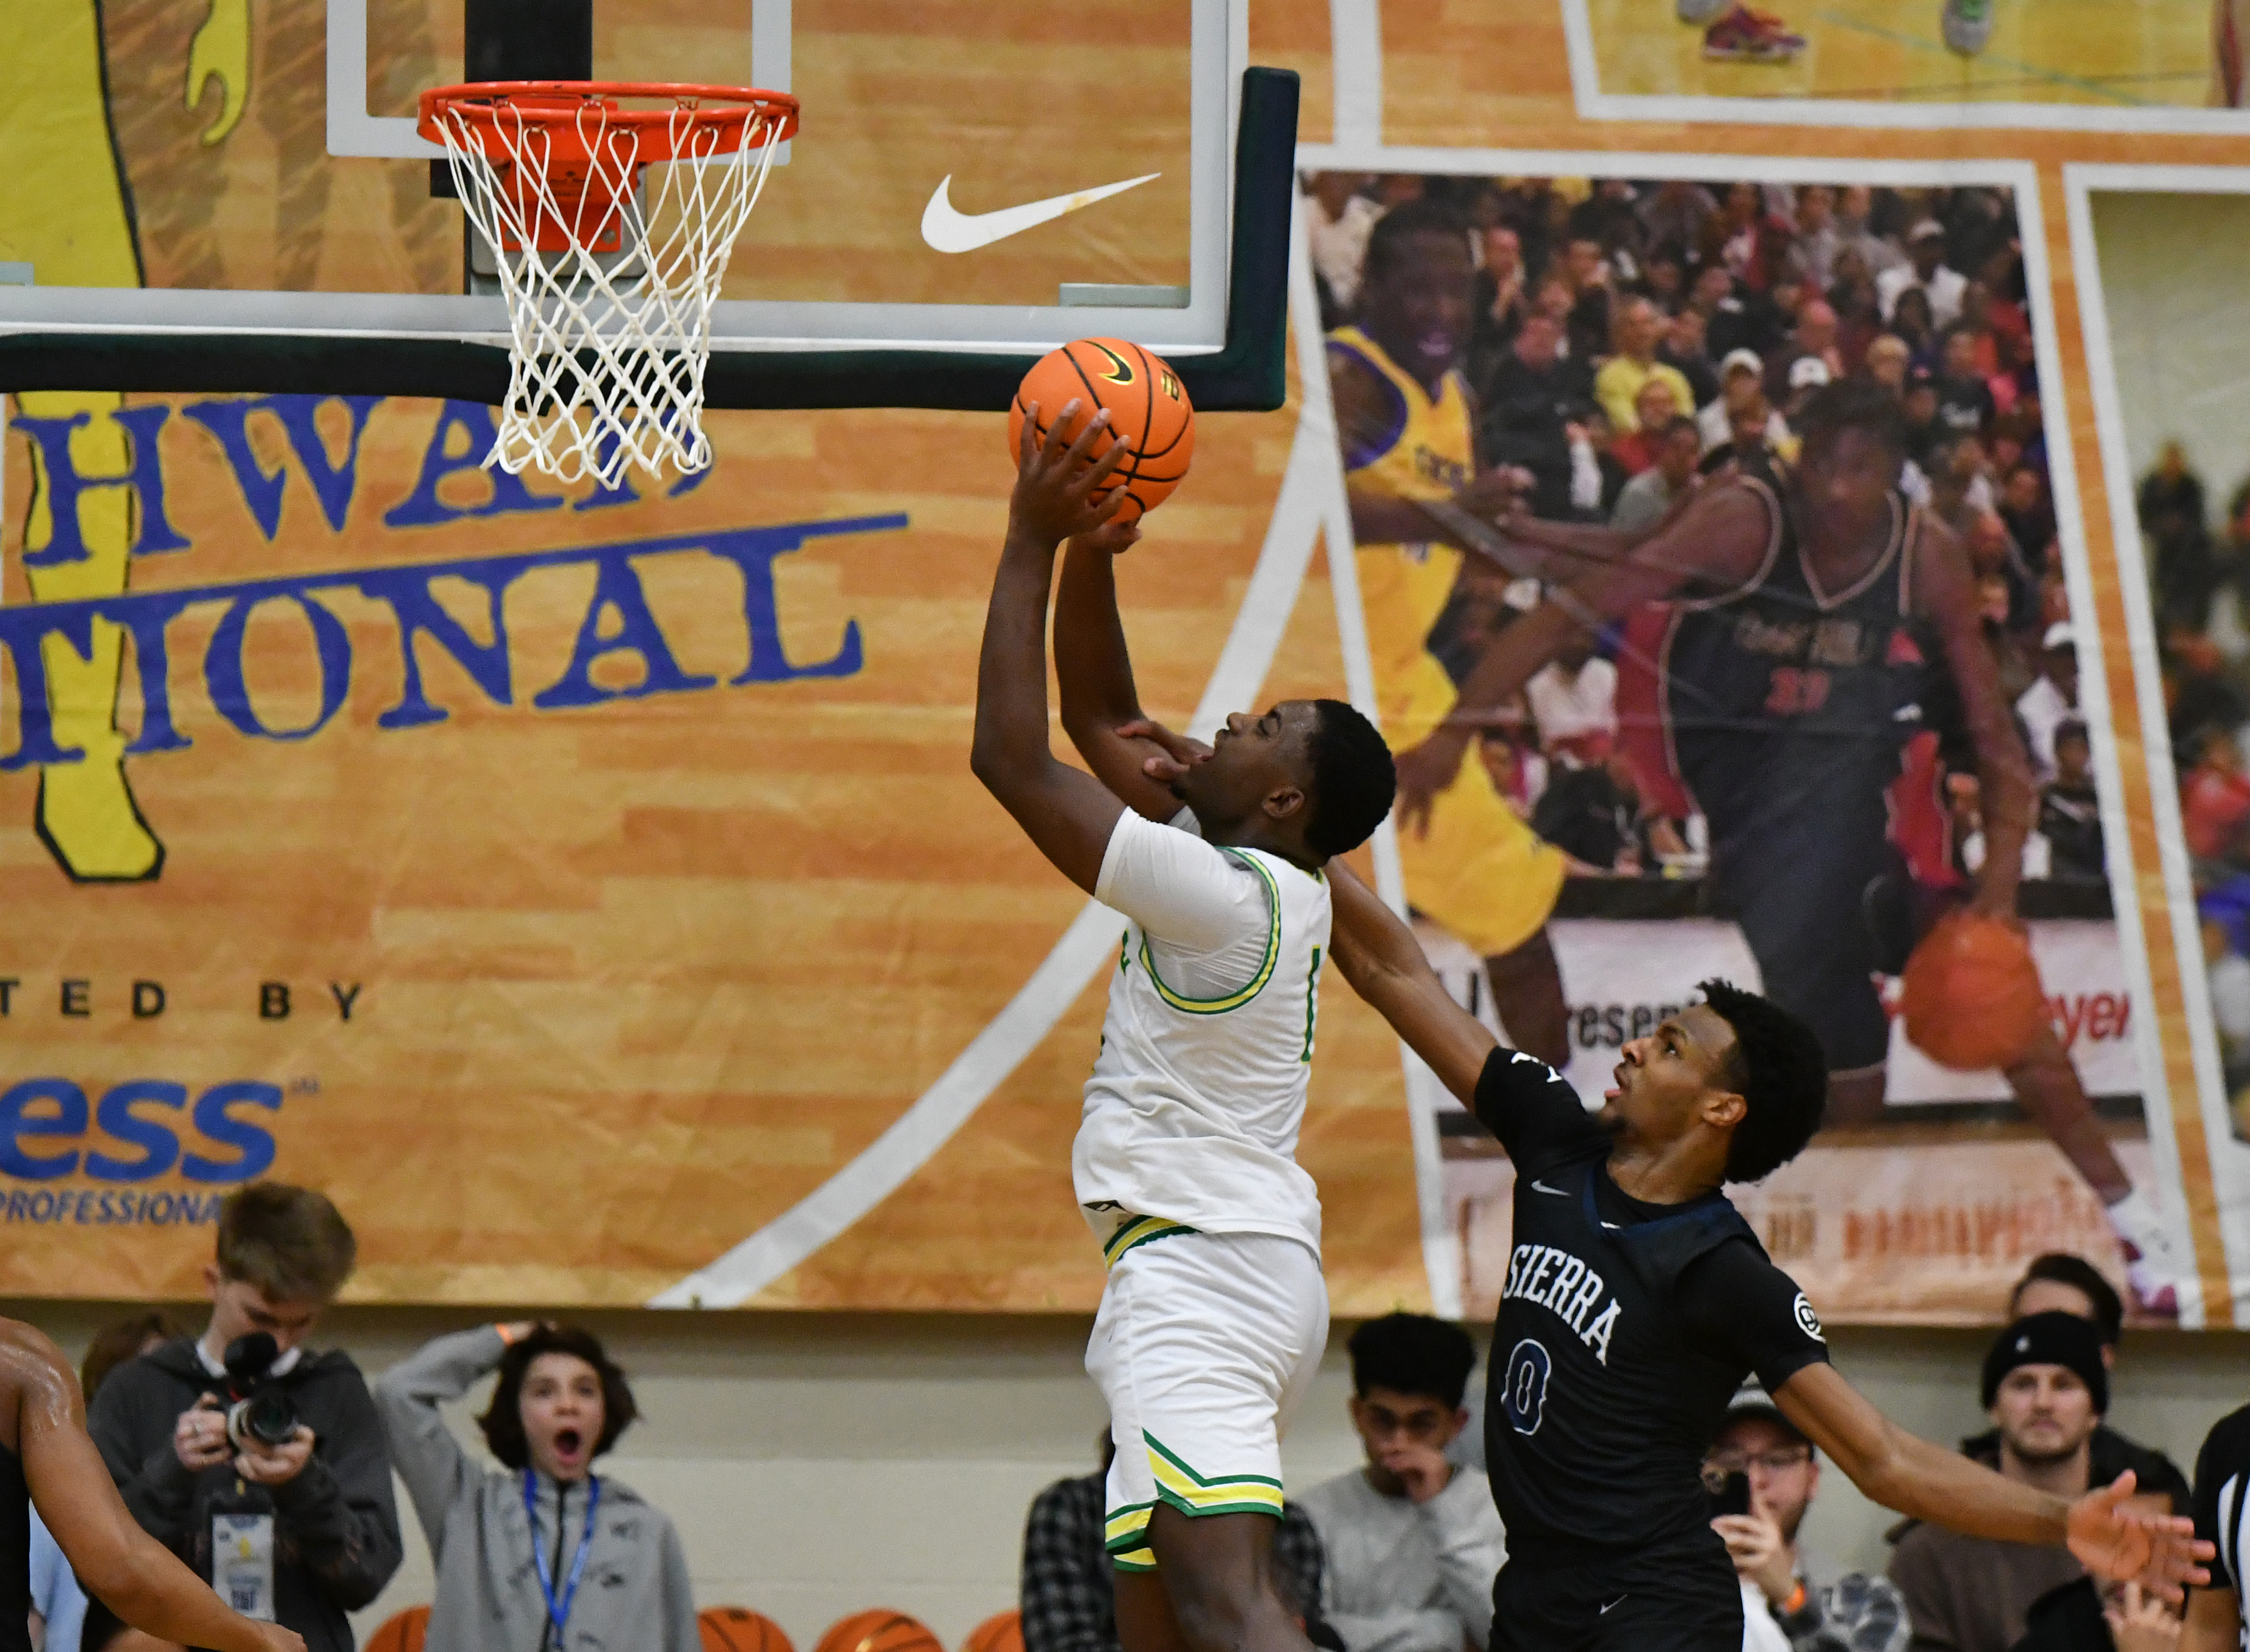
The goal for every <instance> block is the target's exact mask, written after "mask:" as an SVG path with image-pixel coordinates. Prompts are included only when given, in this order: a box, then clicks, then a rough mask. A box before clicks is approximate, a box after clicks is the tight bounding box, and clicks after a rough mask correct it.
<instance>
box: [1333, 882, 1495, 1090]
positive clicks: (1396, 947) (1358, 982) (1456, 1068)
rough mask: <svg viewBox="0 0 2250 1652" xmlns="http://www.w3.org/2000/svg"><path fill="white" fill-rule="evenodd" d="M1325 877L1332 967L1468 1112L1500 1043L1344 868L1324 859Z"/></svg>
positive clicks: (1392, 914) (1393, 916)
mask: <svg viewBox="0 0 2250 1652" xmlns="http://www.w3.org/2000/svg"><path fill="white" fill-rule="evenodd" d="M1328 876H1329V894H1330V896H1331V898H1332V899H1333V901H1334V905H1335V912H1336V919H1335V923H1334V925H1333V926H1331V928H1330V931H1329V945H1330V946H1331V947H1332V948H1333V949H1334V954H1335V957H1336V967H1337V968H1339V969H1341V970H1342V971H1343V978H1344V979H1345V980H1346V981H1349V982H1350V983H1351V988H1352V990H1353V991H1354V992H1356V993H1357V994H1358V995H1360V996H1361V997H1362V998H1363V999H1365V1000H1366V1001H1367V1002H1369V1003H1370V1004H1371V1005H1373V1006H1374V1008H1375V1009H1376V1011H1377V1013H1378V1014H1379V1015H1382V1017H1383V1019H1384V1020H1385V1021H1387V1022H1390V1023H1391V1028H1392V1029H1393V1030H1394V1031H1396V1032H1397V1033H1398V1036H1400V1037H1401V1038H1403V1039H1405V1041H1406V1044H1407V1048H1409V1049H1410V1050H1412V1051H1413V1052H1414V1053H1415V1054H1416V1055H1418V1056H1419V1057H1421V1058H1422V1059H1423V1061H1425V1063H1428V1065H1429V1068H1430V1070H1431V1071H1432V1072H1434V1073H1436V1074H1437V1075H1438V1081H1439V1083H1440V1084H1444V1085H1445V1087H1446V1089H1447V1090H1450V1091H1453V1094H1454V1095H1455V1096H1456V1097H1458V1098H1460V1103H1461V1105H1463V1106H1464V1107H1468V1108H1471V1109H1474V1107H1475V1105H1476V1086H1477V1076H1478V1075H1479V1074H1480V1073H1481V1072H1483V1071H1484V1063H1485V1060H1486V1058H1487V1057H1489V1056H1490V1055H1491V1054H1492V1052H1493V1050H1494V1048H1496V1047H1497V1046H1498V1044H1499V1043H1500V1041H1499V1040H1498V1039H1496V1038H1494V1036H1492V1032H1491V1029H1488V1028H1487V1027H1486V1026H1485V1024H1484V1023H1483V1022H1480V1021H1479V1020H1478V1019H1477V1018H1476V1017H1475V1016H1474V1015H1470V1014H1469V1012H1468V1011H1467V1010H1466V1009H1463V1008H1461V1007H1460V1005H1459V1004H1457V1003H1455V1002H1453V995H1452V994H1451V993H1449V992H1447V991H1446V988H1445V983H1444V982H1442V981H1439V979H1438V974H1437V972H1436V971H1435V970H1433V969H1432V968H1431V967H1430V960H1428V959H1426V958H1425V957H1424V956H1423V955H1422V947H1421V944H1420V943H1419V942H1418V941H1417V940H1415V939H1414V932H1413V931H1412V930H1411V929H1409V928H1407V927H1406V926H1405V924H1403V923H1401V922H1399V921H1398V913H1396V912H1392V911H1391V908H1389V907H1388V906H1386V905H1384V904H1383V902H1382V901H1381V900H1380V899H1379V898H1377V896H1376V893H1375V891H1373V890H1371V889H1370V888H1369V887H1368V886H1367V885H1365V884H1363V883H1362V882H1360V880H1359V878H1357V877H1356V875H1354V873H1353V872H1352V870H1351V868H1349V866H1347V865H1345V864H1343V863H1342V861H1340V860H1332V861H1330V862H1329V864H1328Z"/></svg>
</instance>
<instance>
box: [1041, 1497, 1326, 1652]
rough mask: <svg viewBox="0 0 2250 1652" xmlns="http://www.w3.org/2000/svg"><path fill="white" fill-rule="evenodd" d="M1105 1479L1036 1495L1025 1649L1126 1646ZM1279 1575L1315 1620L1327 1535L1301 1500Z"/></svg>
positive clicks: (1276, 1558)
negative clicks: (1120, 1634) (1105, 1530)
mask: <svg viewBox="0 0 2250 1652" xmlns="http://www.w3.org/2000/svg"><path fill="white" fill-rule="evenodd" d="M1105 1478H1106V1476H1102V1475H1099V1474H1089V1475H1084V1476H1080V1477H1079V1478H1077V1479H1074V1480H1058V1481H1056V1482H1055V1483H1053V1485H1051V1486H1049V1487H1048V1488H1047V1489H1046V1490H1044V1491H1042V1492H1040V1493H1039V1496H1038V1497H1034V1498H1033V1499H1032V1512H1031V1515H1030V1518H1027V1519H1026V1520H1025V1522H1024V1574H1023V1583H1022V1587H1021V1591H1020V1597H1019V1599H1018V1606H1019V1607H1021V1608H1022V1611H1023V1614H1024V1652H1119V1649H1118V1642H1117V1596H1116V1585H1115V1582H1114V1581H1113V1578H1114V1575H1115V1574H1114V1573H1112V1572H1111V1570H1110V1566H1109V1557H1108V1553H1107V1552H1104V1550H1103V1548H1102V1546H1101V1527H1102V1502H1103V1497H1102V1488H1103V1483H1104V1480H1105ZM1273 1580H1274V1583H1275V1584H1276V1586H1277V1587H1279V1588H1280V1593H1281V1597H1282V1601H1283V1603H1284V1604H1285V1605H1287V1606H1288V1607H1291V1608H1292V1609H1293V1610H1294V1611H1296V1612H1298V1613H1300V1614H1303V1615H1304V1616H1305V1617H1307V1618H1308V1619H1309V1618H1311V1617H1313V1616H1314V1614H1316V1613H1317V1612H1318V1611H1319V1609H1320V1599H1321V1539H1320V1534H1319V1533H1318V1532H1315V1531H1314V1530H1313V1523H1312V1521H1311V1520H1310V1519H1309V1518H1308V1517H1307V1516H1306V1514H1305V1511H1303V1510H1302V1509H1300V1508H1299V1507H1298V1506H1297V1505H1296V1504H1294V1503H1292V1504H1285V1505H1284V1506H1283V1509H1282V1512H1281V1523H1280V1526H1279V1527H1278V1528H1276V1530H1275V1532H1274V1533H1273Z"/></svg>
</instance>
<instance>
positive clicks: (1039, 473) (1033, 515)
mask: <svg viewBox="0 0 2250 1652" xmlns="http://www.w3.org/2000/svg"><path fill="white" fill-rule="evenodd" d="M1082 405H1084V404H1083V403H1080V402H1079V401H1078V400H1076V399H1075V398H1073V399H1072V400H1071V401H1069V402H1066V403H1064V404H1063V410H1062V413H1061V415H1060V416H1059V417H1057V418H1056V419H1055V421H1054V422H1053V424H1051V425H1050V426H1049V427H1048V428H1047V433H1046V439H1045V440H1044V441H1042V440H1041V439H1040V437H1039V403H1036V402H1034V403H1032V404H1031V405H1030V406H1029V407H1027V408H1025V410H1024V433H1023V438H1022V441H1023V445H1022V451H1020V452H1019V453H1018V455H1017V458H1016V491H1015V493H1014V496H1013V497H1012V498H1011V499H1009V501H1008V527H1009V531H1010V532H1011V533H1018V532H1020V533H1028V534H1031V535H1032V536H1034V537H1036V538H1037V539H1038V540H1039V541H1040V542H1041V543H1042V544H1043V545H1045V546H1046V547H1050V548H1051V547H1054V546H1057V545H1059V544H1061V543H1062V542H1063V540H1069V539H1082V540H1086V541H1087V543H1089V544H1092V545H1095V546H1098V547H1101V549H1103V550H1106V551H1108V552H1110V553H1111V554H1116V553H1117V552H1120V551H1122V550H1124V549H1125V548H1126V547H1128V546H1130V545H1131V544H1132V543H1133V542H1134V540H1137V539H1139V538H1140V537H1141V533H1140V530H1139V529H1138V528H1137V527H1121V526H1119V525H1118V524H1117V523H1115V521H1114V520H1112V519H1113V518H1115V516H1116V514H1117V513H1118V511H1119V510H1120V509H1122V507H1123V506H1124V503H1125V496H1124V495H1123V494H1122V493H1118V492H1113V493H1111V494H1110V495H1108V497H1107V498H1106V499H1095V498H1094V492H1095V490H1096V489H1098V488H1100V487H1101V485H1102V484H1103V483H1104V482H1106V481H1108V479H1109V473H1110V472H1112V471H1114V470H1115V469H1116V468H1117V467H1118V465H1120V464H1122V462H1123V460H1124V458H1125V454H1126V448H1125V444H1123V443H1122V442H1112V443H1110V444H1109V451H1108V452H1106V453H1104V454H1103V455H1102V456H1101V458H1098V459H1097V458H1091V457H1090V455H1091V454H1092V453H1093V451H1094V444H1095V443H1096V442H1097V441H1100V440H1101V437H1103V436H1104V435H1106V434H1107V433H1108V429H1109V410H1108V408H1103V409H1102V410H1101V411H1099V412H1097V413H1096V414H1095V415H1094V416H1093V417H1092V418H1090V419H1088V420H1087V422H1086V428H1085V429H1084V430H1080V432H1079V433H1078V438H1077V439H1076V440H1075V441H1072V442H1066V441H1065V440H1064V439H1063V432H1064V431H1066V430H1068V429H1069V428H1070V422H1071V421H1072V420H1073V418H1075V417H1077V416H1078V410H1079V409H1080V407H1081V406H1082Z"/></svg>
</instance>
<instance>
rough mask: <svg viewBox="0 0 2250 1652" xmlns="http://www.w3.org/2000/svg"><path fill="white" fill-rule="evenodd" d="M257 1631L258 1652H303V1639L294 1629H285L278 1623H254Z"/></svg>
mask: <svg viewBox="0 0 2250 1652" xmlns="http://www.w3.org/2000/svg"><path fill="white" fill-rule="evenodd" d="M251 1627H252V1628H254V1629H256V1630H257V1631H258V1648H259V1652H305V1637H304V1636H303V1635H300V1634H298V1633H297V1631H296V1630H294V1629H285V1628H282V1627H281V1626H280V1624H278V1623H254V1624H252V1626H251Z"/></svg>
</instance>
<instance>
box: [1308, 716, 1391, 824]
mask: <svg viewBox="0 0 2250 1652" xmlns="http://www.w3.org/2000/svg"><path fill="white" fill-rule="evenodd" d="M1313 710H1314V712H1315V716H1316V719H1317V720H1316V721H1315V724H1314V726H1313V735H1312V740H1311V742H1310V751H1309V755H1310V757H1311V758H1312V768H1313V775H1312V780H1313V784H1312V798H1311V804H1310V814H1309V816H1308V818H1307V820H1306V822H1305V846H1306V847H1307V848H1308V849H1309V850H1312V851H1313V853H1315V855H1318V856H1320V857H1322V859H1326V858H1327V857H1329V856H1331V855H1342V854H1345V853H1347V852H1349V850H1355V849H1357V848H1358V847H1359V846H1360V845H1361V844H1362V843H1365V842H1366V841H1367V840H1368V839H1369V838H1370V837H1371V836H1374V835H1375V829H1376V828H1377V826H1380V825H1381V824H1383V817H1384V816H1385V815H1388V814H1389V813H1390V812H1391V800H1392V799H1393V798H1395V797H1396V796H1397V795H1398V765H1397V764H1395V763H1393V762H1392V761H1391V747H1388V746H1386V745H1384V743H1383V736H1382V735H1381V734H1379V733H1376V729H1375V725H1374V724H1372V723H1370V722H1369V721H1368V720H1367V719H1366V718H1364V717H1363V716H1361V715H1360V714H1359V712H1357V711H1356V710H1355V709H1354V708H1353V707H1351V706H1348V705H1346V704H1345V703H1344V702H1343V701H1342V700H1340V699H1316V700H1315V701H1314V702H1313Z"/></svg>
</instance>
